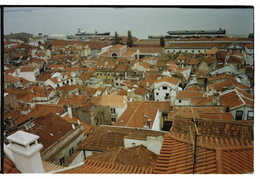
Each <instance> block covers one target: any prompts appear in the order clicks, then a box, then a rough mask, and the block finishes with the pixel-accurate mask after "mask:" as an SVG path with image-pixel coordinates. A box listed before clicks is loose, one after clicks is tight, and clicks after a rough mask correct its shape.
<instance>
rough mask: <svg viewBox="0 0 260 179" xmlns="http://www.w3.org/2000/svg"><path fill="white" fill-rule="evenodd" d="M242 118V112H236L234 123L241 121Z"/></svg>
mask: <svg viewBox="0 0 260 179" xmlns="http://www.w3.org/2000/svg"><path fill="white" fill-rule="evenodd" d="M242 118H243V111H237V112H236V121H241V120H242Z"/></svg>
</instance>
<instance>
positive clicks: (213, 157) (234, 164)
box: [154, 133, 254, 174]
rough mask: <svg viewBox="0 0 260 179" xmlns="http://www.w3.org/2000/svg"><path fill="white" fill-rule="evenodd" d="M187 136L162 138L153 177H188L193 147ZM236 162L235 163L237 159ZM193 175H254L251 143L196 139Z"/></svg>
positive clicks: (209, 138)
mask: <svg viewBox="0 0 260 179" xmlns="http://www.w3.org/2000/svg"><path fill="white" fill-rule="evenodd" d="M189 136H190V134H189V135H184V134H179V133H169V134H167V135H165V136H164V141H163V145H162V148H161V152H160V154H159V156H158V160H157V163H156V167H155V169H154V173H155V174H192V173H193V156H194V155H193V146H192V141H191V139H190V137H189ZM238 159H239V160H238ZM196 161H197V162H196V165H195V173H196V174H217V173H219V174H242V173H250V172H254V149H253V144H251V143H248V142H247V143H246V142H245V141H238V140H233V139H222V138H216V137H203V136H199V137H198V142H197V155H196Z"/></svg>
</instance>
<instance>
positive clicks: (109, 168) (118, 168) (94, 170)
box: [63, 160, 152, 174]
mask: <svg viewBox="0 0 260 179" xmlns="http://www.w3.org/2000/svg"><path fill="white" fill-rule="evenodd" d="M63 173H74V174H76V173H78V174H80V173H81V174H87V173H89V174H151V173H152V169H146V168H144V167H133V166H129V165H124V164H115V163H110V162H100V161H96V160H86V161H85V164H84V165H83V166H81V167H79V168H76V169H71V170H68V171H65V172H63Z"/></svg>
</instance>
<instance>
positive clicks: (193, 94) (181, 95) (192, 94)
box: [176, 91, 203, 99]
mask: <svg viewBox="0 0 260 179" xmlns="http://www.w3.org/2000/svg"><path fill="white" fill-rule="evenodd" d="M198 97H203V93H202V92H200V91H179V92H178V94H177V96H176V99H189V98H198Z"/></svg>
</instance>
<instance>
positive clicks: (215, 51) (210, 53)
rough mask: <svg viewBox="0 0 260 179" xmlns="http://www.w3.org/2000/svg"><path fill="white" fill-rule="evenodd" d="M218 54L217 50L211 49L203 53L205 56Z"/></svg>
mask: <svg viewBox="0 0 260 179" xmlns="http://www.w3.org/2000/svg"><path fill="white" fill-rule="evenodd" d="M217 52H218V48H216V47H213V48H212V49H209V50H207V51H206V52H205V54H207V55H216V53H217Z"/></svg>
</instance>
